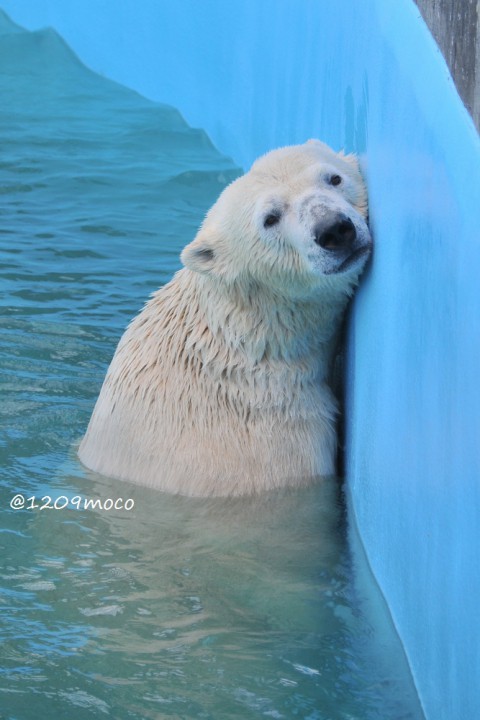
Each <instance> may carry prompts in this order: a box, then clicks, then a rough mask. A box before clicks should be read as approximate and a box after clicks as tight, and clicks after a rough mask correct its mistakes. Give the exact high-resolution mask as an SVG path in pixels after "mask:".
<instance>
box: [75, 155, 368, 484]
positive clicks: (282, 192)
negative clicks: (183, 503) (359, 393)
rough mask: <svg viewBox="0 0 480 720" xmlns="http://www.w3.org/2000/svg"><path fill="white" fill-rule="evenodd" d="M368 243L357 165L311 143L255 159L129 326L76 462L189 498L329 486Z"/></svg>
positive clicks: (362, 195) (353, 161)
mask: <svg viewBox="0 0 480 720" xmlns="http://www.w3.org/2000/svg"><path fill="white" fill-rule="evenodd" d="M370 245H371V239H370V235H369V232H368V228H367V225H366V193H365V187H364V184H363V181H362V178H361V176H360V173H359V171H358V166H357V163H356V160H355V158H352V157H349V156H348V157H345V156H343V155H342V154H336V153H334V152H333V151H332V150H330V149H329V148H328V147H327V146H325V145H323V144H322V143H319V142H317V141H310V142H308V143H306V144H305V145H301V146H293V147H288V148H282V149H280V150H276V151H273V152H271V153H269V154H268V155H266V156H264V157H263V158H261V159H260V160H258V161H257V162H256V163H255V164H254V165H253V167H252V169H251V170H250V172H249V173H247V174H246V175H244V176H242V177H241V178H239V179H238V180H236V181H235V182H234V183H232V184H231V185H230V186H229V187H228V188H226V190H225V191H224V192H223V193H222V195H221V196H220V198H219V200H218V201H217V203H216V204H215V205H214V206H213V208H212V209H211V210H210V212H209V213H208V215H207V217H206V219H205V222H204V224H203V226H202V228H201V229H200V231H199V233H198V235H197V237H196V238H195V240H194V241H193V242H192V243H191V244H190V245H188V246H187V247H186V248H185V249H184V251H183V253H182V260H183V262H184V264H185V265H186V267H185V268H184V269H182V270H180V271H179V272H178V273H177V274H176V275H175V276H174V278H173V279H172V281H171V282H170V283H168V284H167V285H166V286H165V287H164V288H162V289H160V290H159V291H158V292H157V293H155V294H154V296H153V297H152V299H151V300H150V301H149V302H148V303H147V305H146V307H145V308H144V310H143V311H142V312H141V313H140V314H139V315H138V316H137V318H135V319H134V321H133V322H132V323H131V325H130V326H129V327H128V328H127V330H126V332H125V334H124V336H123V337H122V339H121V341H120V343H119V346H118V348H117V350H116V353H115V356H114V358H113V360H112V363H111V365H110V368H109V370H108V373H107V377H106V379H105V382H104V385H103V387H102V390H101V393H100V396H99V399H98V401H97V404H96V406H95V409H94V412H93V415H92V418H91V420H90V424H89V427H88V430H87V433H86V435H85V437H84V439H83V441H82V443H81V445H80V449H79V456H80V459H81V460H82V461H83V462H84V464H85V465H86V466H87V467H89V468H91V469H93V470H96V471H98V472H101V473H103V474H106V475H110V476H113V477H117V478H119V479H125V480H130V481H133V482H138V483H140V484H144V485H149V486H152V487H156V488H158V489H161V490H165V491H169V492H174V493H181V494H186V495H241V494H249V493H254V492H259V491H262V490H268V489H270V488H273V487H279V486H287V485H290V486H295V485H301V484H306V483H308V482H310V481H311V480H312V479H313V478H315V477H318V476H322V475H331V474H333V473H334V472H335V454H336V432H335V414H336V404H335V399H334V397H333V394H332V392H331V390H330V387H329V379H330V374H331V364H332V360H333V355H334V352H335V347H336V341H337V334H338V328H339V324H340V321H341V317H342V313H343V311H344V309H345V306H346V303H347V301H348V298H349V296H350V295H351V293H352V291H353V289H354V287H355V285H356V283H357V281H358V278H359V275H360V272H361V270H362V268H363V266H364V263H365V260H366V257H367V256H368V252H369V249H370Z"/></svg>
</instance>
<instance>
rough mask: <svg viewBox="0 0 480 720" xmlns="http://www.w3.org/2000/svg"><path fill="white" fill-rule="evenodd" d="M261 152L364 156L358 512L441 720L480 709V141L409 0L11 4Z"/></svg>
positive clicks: (216, 133) (352, 421) (221, 139)
mask: <svg viewBox="0 0 480 720" xmlns="http://www.w3.org/2000/svg"><path fill="white" fill-rule="evenodd" d="M2 7H3V8H4V9H5V10H6V11H7V12H8V13H9V14H10V15H11V17H12V19H13V20H14V21H16V22H18V23H20V24H22V25H24V26H25V27H27V28H29V29H35V28H39V27H44V26H46V25H51V26H53V27H54V28H55V29H56V30H57V31H58V32H59V33H60V34H61V35H62V36H63V37H64V38H65V40H66V41H67V42H68V43H69V45H70V46H71V47H72V48H73V49H74V50H75V52H76V53H77V54H78V55H79V57H80V58H81V59H82V61H83V62H85V63H86V64H87V65H88V66H90V67H91V68H92V69H94V70H95V71H97V72H100V73H103V74H105V75H106V76H108V77H110V78H112V79H114V80H117V81H119V82H121V83H123V84H125V85H128V86H129V87H132V88H134V89H136V90H138V92H140V93H142V94H144V95H145V96H147V97H149V98H152V99H155V100H159V101H161V102H166V103H170V104H172V105H174V106H175V107H177V108H179V109H180V111H181V112H182V113H183V115H184V117H185V119H186V120H187V121H188V122H189V123H190V124H191V125H194V126H198V127H202V128H204V129H205V130H206V131H207V132H208V134H209V135H210V137H211V138H212V140H213V141H214V143H215V144H216V145H217V147H218V148H219V150H221V151H222V152H224V153H226V154H228V155H230V156H231V157H233V159H234V160H235V161H236V162H237V163H239V164H240V165H242V166H243V167H245V168H246V167H248V165H249V164H250V162H251V161H252V160H253V159H254V158H255V157H256V156H257V155H259V154H261V153H263V152H265V151H266V150H268V149H270V148H272V147H275V146H279V145H282V144H290V143H295V142H303V141H304V140H306V139H307V138H308V137H319V138H321V139H322V140H324V141H326V142H327V143H329V144H331V145H332V146H333V147H334V148H337V149H340V148H342V147H343V148H345V149H346V150H348V151H352V150H353V151H356V152H358V153H359V154H360V156H361V159H362V165H363V169H364V172H365V174H366V177H367V180H368V185H369V193H370V215H371V224H372V228H373V232H374V237H375V254H374V260H373V263H372V265H371V267H370V269H369V271H368V272H367V275H366V277H365V278H364V282H363V285H362V288H361V290H360V292H359V294H358V296H357V298H356V302H355V305H354V309H353V313H352V318H351V323H350V337H349V357H348V382H347V417H348V427H347V475H348V484H349V489H350V495H351V506H352V511H353V516H354V517H355V519H356V522H357V525H358V530H359V533H360V536H361V538H362V541H363V543H364V546H365V549H366V553H367V556H368V558H369V562H370V564H371V567H372V569H373V572H374V574H375V577H376V578H377V581H378V583H379V585H380V587H381V589H382V591H383V593H384V595H385V598H386V600H387V603H388V606H389V608H390V611H391V613H392V617H393V620H394V622H395V625H396V627H397V630H398V632H399V635H400V637H401V639H402V642H403V644H404V647H405V651H406V654H407V656H408V660H409V662H410V666H411V669H412V673H413V675H414V679H415V683H416V686H417V689H418V692H419V694H420V697H421V700H422V703H423V706H424V709H425V712H426V715H427V717H428V718H429V719H430V720H465V719H466V718H474V717H476V714H477V713H478V707H479V705H480V702H479V697H478V694H479V690H478V667H479V664H480V658H479V647H480V641H479V614H480V613H479V603H478V598H479V597H480V562H479V529H478V526H479V518H480V483H479V479H480V467H479V466H480V462H479V450H478V438H479V406H480V397H479V390H478V378H477V374H478V367H479V344H480V332H479V330H480V328H479V318H480V307H479V306H480V293H479V289H478V288H479V280H478V277H479V270H480V240H479V231H478V225H479V224H478V220H477V218H478V199H479V192H478V191H479V155H480V153H479V142H478V136H477V134H476V131H475V129H474V126H473V123H472V122H471V120H470V118H469V116H468V114H467V112H466V111H465V109H464V107H463V105H462V103H461V101H460V99H459V98H458V95H457V93H456V90H455V87H454V85H453V81H452V79H451V77H450V75H449V73H448V70H447V68H446V65H445V63H444V61H443V59H442V56H441V55H440V53H439V51H438V49H437V47H436V45H435V43H434V42H433V40H432V38H431V36H430V34H429V32H428V30H427V28H426V26H425V25H424V23H423V21H422V20H421V18H420V15H419V11H418V10H417V8H416V6H415V5H414V4H413V2H411V1H410V0H362V2H359V1H358V0H337V1H336V2H334V3H332V2H331V0H328V1H327V0H316V1H315V0H241V1H240V0H239V1H237V0H229V2H220V1H219V0H202V2H197V1H196V0H178V1H177V2H176V3H170V2H158V0H142V2H140V3H139V2H138V0H137V1H135V2H134V1H133V0H122V2H120V3H119V2H118V0H50V1H48V0H2Z"/></svg>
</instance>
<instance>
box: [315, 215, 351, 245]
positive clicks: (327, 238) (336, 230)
mask: <svg viewBox="0 0 480 720" xmlns="http://www.w3.org/2000/svg"><path fill="white" fill-rule="evenodd" d="M356 237H357V231H356V230H355V225H354V224H353V222H352V221H351V220H350V219H349V218H343V219H342V220H337V221H336V222H334V223H333V225H330V227H328V228H327V229H325V227H324V226H323V225H321V226H320V225H317V227H316V228H314V240H315V242H316V243H317V245H320V247H322V248H324V249H325V250H350V248H351V247H352V245H353V243H354V242H355V238H356Z"/></svg>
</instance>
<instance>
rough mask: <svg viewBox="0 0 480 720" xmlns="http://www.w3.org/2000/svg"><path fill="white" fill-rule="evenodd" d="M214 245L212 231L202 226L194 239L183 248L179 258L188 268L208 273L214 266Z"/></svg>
mask: <svg viewBox="0 0 480 720" xmlns="http://www.w3.org/2000/svg"><path fill="white" fill-rule="evenodd" d="M214 245H215V242H214V237H213V235H212V233H210V232H209V231H207V230H205V229H203V228H202V229H201V230H200V231H199V232H198V234H197V236H196V238H195V240H193V241H192V242H191V243H190V245H187V246H186V247H185V248H183V250H182V253H181V255H180V260H181V261H182V263H183V264H184V265H185V267H187V268H189V270H193V271H194V272H198V273H203V274H208V273H210V272H211V271H212V270H213V268H214V267H215V259H216V258H215V249H214Z"/></svg>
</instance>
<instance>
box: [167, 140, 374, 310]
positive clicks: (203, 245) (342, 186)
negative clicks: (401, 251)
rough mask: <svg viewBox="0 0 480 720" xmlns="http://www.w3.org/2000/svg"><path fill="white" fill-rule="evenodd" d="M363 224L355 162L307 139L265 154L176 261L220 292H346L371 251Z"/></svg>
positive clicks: (362, 201)
mask: <svg viewBox="0 0 480 720" xmlns="http://www.w3.org/2000/svg"><path fill="white" fill-rule="evenodd" d="M366 218H367V196H366V189H365V184H364V181H363V179H362V176H361V174H360V170H359V167H358V162H357V159H356V157H355V156H352V155H344V154H343V153H342V152H341V153H335V152H334V151H333V150H331V149H330V148H329V147H328V146H327V145H325V144H324V143H321V142H319V141H318V140H310V141H308V142H307V143H305V144H304V145H294V146H289V147H284V148H280V149H278V150H273V151H272V152H269V153H267V154H266V155H264V156H263V157H261V158H260V159H258V160H257V161H256V162H255V163H254V164H253V166H252V168H251V170H250V171H249V172H248V173H246V174H245V175H243V176H242V177H240V178H238V179H237V180H235V181H234V182H233V183H231V185H229V186H228V187H227V188H226V189H225V190H224V191H223V193H222V194H221V195H220V197H219V199H218V201H217V202H216V203H215V205H214V206H213V207H212V208H211V210H210V211H209V212H208V214H207V216H206V218H205V221H204V223H203V225H202V227H201V228H200V230H199V232H198V234H197V236H196V238H195V239H194V240H193V242H192V243H190V244H189V245H187V247H186V248H185V249H184V250H183V252H182V255H181V259H182V262H183V263H184V265H185V266H186V267H187V268H189V269H190V270H192V271H194V272H196V273H201V274H202V275H204V276H205V275H206V276H209V277H210V278H211V279H212V280H213V281H215V282H216V283H222V284H226V285H229V284H235V285H236V286H240V287H242V286H244V287H249V286H252V284H254V285H255V286H256V287H262V286H267V287H269V288H271V289H274V290H275V291H276V292H277V293H281V294H285V295H290V296H295V295H305V294H309V293H311V292H314V291H315V289H317V288H319V287H322V286H326V287H328V288H329V289H330V290H332V289H333V287H332V285H335V284H336V285H338V288H339V289H344V290H346V291H348V288H351V287H352V286H353V285H354V284H355V283H356V281H357V280H358V276H359V275H360V272H361V270H362V269H363V267H364V265H365V262H366V260H367V257H368V255H369V253H370V250H371V244H372V243H371V237H370V233H369V230H368V227H367V222H366Z"/></svg>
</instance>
